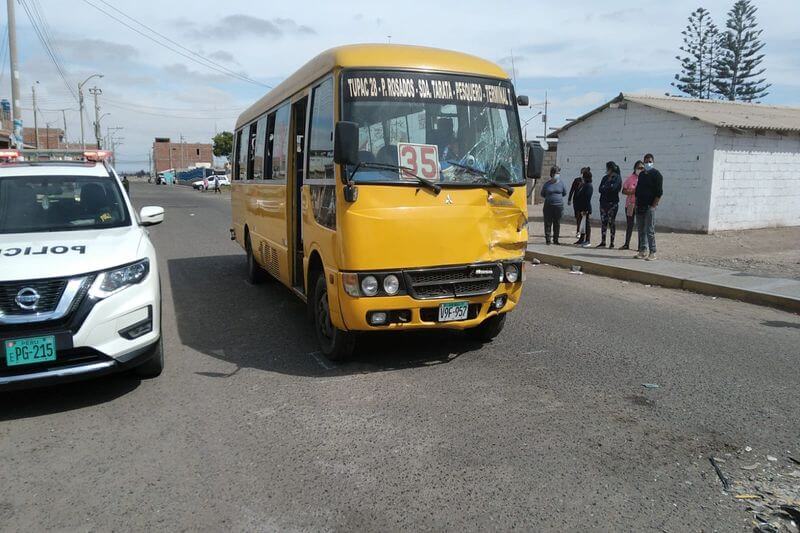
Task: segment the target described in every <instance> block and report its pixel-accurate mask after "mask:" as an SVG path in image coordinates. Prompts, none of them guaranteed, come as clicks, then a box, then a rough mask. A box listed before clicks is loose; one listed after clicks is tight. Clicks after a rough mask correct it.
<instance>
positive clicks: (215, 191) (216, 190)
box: [214, 174, 222, 194]
mask: <svg viewBox="0 0 800 533" xmlns="http://www.w3.org/2000/svg"><path fill="white" fill-rule="evenodd" d="M214 194H222V191H221V190H219V176H218V175H217V174H214Z"/></svg>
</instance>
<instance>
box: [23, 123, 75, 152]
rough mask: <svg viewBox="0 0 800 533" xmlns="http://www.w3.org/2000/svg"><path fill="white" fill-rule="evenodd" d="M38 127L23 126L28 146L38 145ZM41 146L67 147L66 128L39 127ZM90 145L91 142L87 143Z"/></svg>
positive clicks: (50, 147) (55, 148)
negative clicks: (65, 142)
mask: <svg viewBox="0 0 800 533" xmlns="http://www.w3.org/2000/svg"><path fill="white" fill-rule="evenodd" d="M36 129H37V128H22V140H23V142H24V143H25V145H26V146H32V147H34V146H36ZM38 129H39V148H43V149H49V150H50V149H51V150H58V149H61V148H65V144H64V130H62V129H61V128H38ZM87 146H89V143H87Z"/></svg>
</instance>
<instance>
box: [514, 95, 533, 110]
mask: <svg viewBox="0 0 800 533" xmlns="http://www.w3.org/2000/svg"><path fill="white" fill-rule="evenodd" d="M529 103H530V100H528V97H527V96H525V95H524V94H521V95H519V96H517V105H518V106H520V107H528V104H529Z"/></svg>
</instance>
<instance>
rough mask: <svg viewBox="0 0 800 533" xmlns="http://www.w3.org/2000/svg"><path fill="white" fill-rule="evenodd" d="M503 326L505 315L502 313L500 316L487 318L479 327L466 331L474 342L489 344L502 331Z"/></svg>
mask: <svg viewBox="0 0 800 533" xmlns="http://www.w3.org/2000/svg"><path fill="white" fill-rule="evenodd" d="M505 325H506V315H505V313H503V314H502V315H495V316H493V317H490V318H487V319H486V320H484V321H483V322H481V324H480V326H476V327H474V328H470V329H468V330H466V331H467V335H469V336H470V337H471V338H473V339H475V340H476V341H480V342H489V341H491V340H492V339H494V338H495V337H497V336H498V335H500V332H501V331H503V327H505Z"/></svg>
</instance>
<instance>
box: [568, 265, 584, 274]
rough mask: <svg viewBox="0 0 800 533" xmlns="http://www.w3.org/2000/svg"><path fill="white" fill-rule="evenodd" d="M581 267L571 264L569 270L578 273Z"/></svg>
mask: <svg viewBox="0 0 800 533" xmlns="http://www.w3.org/2000/svg"><path fill="white" fill-rule="evenodd" d="M581 270H583V268H582V267H581V266H580V265H572V266H570V267H569V271H570V273H572V274H575V273H580V272H581Z"/></svg>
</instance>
